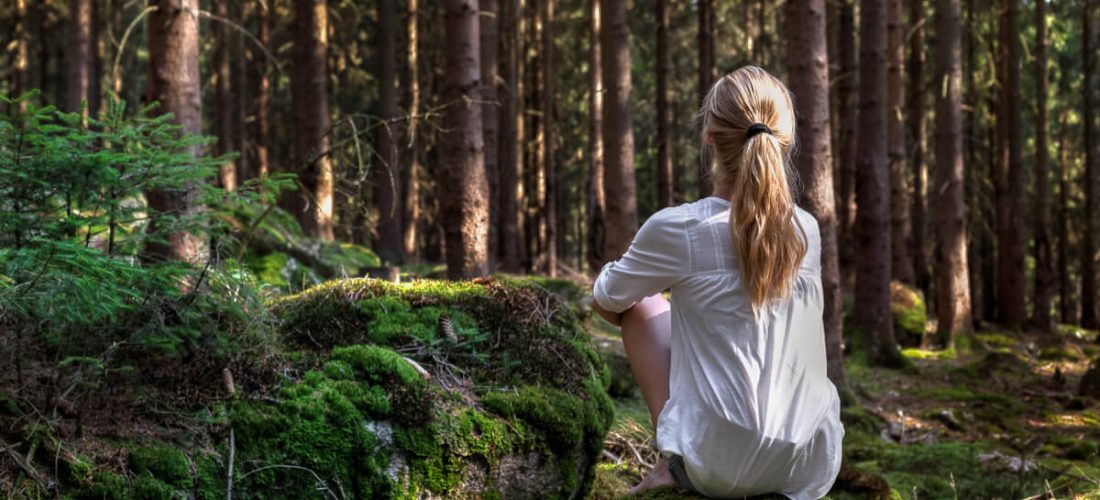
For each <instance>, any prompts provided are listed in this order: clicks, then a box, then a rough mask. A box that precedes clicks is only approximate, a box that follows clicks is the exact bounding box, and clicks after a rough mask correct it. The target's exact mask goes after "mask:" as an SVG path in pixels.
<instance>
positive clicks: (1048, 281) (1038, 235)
mask: <svg viewBox="0 0 1100 500" xmlns="http://www.w3.org/2000/svg"><path fill="white" fill-rule="evenodd" d="M1046 3H1047V2H1046V0H1036V1H1035V87H1036V90H1035V94H1036V103H1035V104H1036V108H1037V109H1036V116H1035V295H1034V296H1033V302H1034V303H1033V305H1032V316H1031V319H1032V324H1034V325H1035V326H1036V327H1037V328H1039V329H1040V330H1042V331H1044V332H1050V331H1053V329H1054V323H1053V321H1052V320H1051V315H1050V297H1051V289H1052V288H1053V286H1054V260H1053V255H1052V250H1051V235H1050V230H1051V227H1050V226H1051V221H1050V173H1049V172H1048V166H1047V163H1048V161H1049V157H1048V156H1047V155H1048V153H1047V41H1046V36H1047V35H1046V17H1047V15H1046Z"/></svg>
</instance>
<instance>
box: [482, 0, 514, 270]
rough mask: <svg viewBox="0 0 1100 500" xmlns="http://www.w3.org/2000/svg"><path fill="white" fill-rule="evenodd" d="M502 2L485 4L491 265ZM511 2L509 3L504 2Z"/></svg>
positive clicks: (496, 217) (496, 222)
mask: <svg viewBox="0 0 1100 500" xmlns="http://www.w3.org/2000/svg"><path fill="white" fill-rule="evenodd" d="M499 1H500V0H481V19H480V22H481V87H482V88H481V99H482V101H484V104H483V105H482V107H481V125H482V129H483V131H484V136H485V172H486V175H487V176H488V177H489V193H490V194H491V196H490V197H489V249H490V250H489V262H490V267H493V265H494V264H495V262H496V259H497V252H496V249H497V248H499V243H498V240H499V238H500V235H499V232H500V230H499V227H500V197H499V196H497V194H496V193H498V192H499V191H500V173H499V160H498V158H499V156H498V154H499V152H500V139H499V137H500V136H499V131H500V114H499V112H498V107H499V102H498V96H497V78H498V77H497V74H498V73H499V65H498V62H497V56H498V53H499V49H500V31H501V28H502V26H501V25H500V22H499V21H498V20H499V19H500V13H501V9H500V7H499ZM504 1H505V2H507V1H508V0H504Z"/></svg>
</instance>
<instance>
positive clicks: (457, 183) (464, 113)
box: [439, 0, 489, 280]
mask: <svg viewBox="0 0 1100 500" xmlns="http://www.w3.org/2000/svg"><path fill="white" fill-rule="evenodd" d="M445 8H446V16H445V17H446V38H447V43H446V50H445V52H446V64H445V65H446V73H445V74H446V79H447V82H446V90H445V92H444V95H445V96H446V98H445V99H446V101H445V102H447V103H451V106H450V107H448V108H447V111H446V112H445V114H444V127H443V128H444V130H446V132H445V133H444V134H443V146H444V149H443V151H444V155H445V157H446V158H447V160H448V161H446V162H444V164H443V165H442V166H441V167H442V168H441V170H442V172H441V173H442V174H443V175H442V178H441V179H440V184H439V186H440V193H439V198H440V212H441V215H442V216H443V219H444V220H443V233H444V238H445V244H446V250H447V277H448V278H450V279H453V280H459V279H471V278H476V277H480V276H487V275H488V274H489V256H488V245H489V180H488V178H486V175H485V154H484V143H483V137H482V134H483V133H484V132H483V129H482V126H481V107H480V106H479V105H477V104H473V102H475V101H477V99H478V98H479V97H480V94H481V88H480V86H481V83H480V77H481V61H480V60H481V54H480V49H479V40H478V35H479V32H480V30H479V29H478V24H479V19H478V12H479V10H478V2H477V0H447V1H446V3H445Z"/></svg>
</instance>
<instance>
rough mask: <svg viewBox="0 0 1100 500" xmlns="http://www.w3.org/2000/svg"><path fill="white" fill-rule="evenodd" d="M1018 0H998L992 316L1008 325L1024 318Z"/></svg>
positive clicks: (1012, 325)
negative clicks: (994, 299)
mask: <svg viewBox="0 0 1100 500" xmlns="http://www.w3.org/2000/svg"><path fill="white" fill-rule="evenodd" d="M1018 19H1019V6H1018V2H1017V0H1002V1H1001V18H1000V42H999V44H998V45H999V46H998V49H999V50H998V56H999V57H998V68H997V69H998V72H999V73H1000V77H999V78H998V80H1000V81H1001V82H1002V84H1001V92H1000V103H999V107H1000V109H999V110H998V112H997V133H998V134H997V139H998V140H997V156H998V160H999V161H998V164H997V168H998V172H997V173H996V175H994V186H995V188H996V198H997V215H996V221H997V318H998V320H999V321H1000V322H1001V323H1002V324H1004V325H1005V326H1008V327H1010V328H1019V327H1022V326H1023V325H1024V321H1025V320H1026V319H1027V313H1026V311H1027V309H1026V306H1027V302H1026V297H1027V281H1026V280H1025V279H1024V272H1025V269H1024V257H1025V255H1026V252H1025V244H1026V241H1025V240H1024V236H1023V230H1024V228H1023V225H1024V224H1023V217H1022V210H1021V206H1022V205H1021V203H1022V201H1023V197H1024V176H1023V170H1024V165H1023V156H1022V154H1021V142H1022V138H1021V128H1020V73H1019V66H1018V62H1019V58H1020V48H1019V36H1018V35H1019V33H1018V31H1017V24H1019V23H1018Z"/></svg>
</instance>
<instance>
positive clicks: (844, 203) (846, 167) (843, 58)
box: [836, 0, 859, 290]
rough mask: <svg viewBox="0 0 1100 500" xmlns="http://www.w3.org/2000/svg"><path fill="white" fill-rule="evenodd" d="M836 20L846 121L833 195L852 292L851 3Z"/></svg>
mask: <svg viewBox="0 0 1100 500" xmlns="http://www.w3.org/2000/svg"><path fill="white" fill-rule="evenodd" d="M841 1H842V3H841V5H840V18H839V19H838V22H837V25H838V26H839V30H840V40H839V41H838V45H839V46H840V74H839V75H837V77H836V79H837V108H839V109H841V110H843V111H842V112H843V113H845V116H847V119H844V120H840V122H839V123H840V140H839V144H838V149H839V152H838V155H837V156H838V158H839V161H840V165H839V167H838V168H837V171H838V172H839V173H840V182H839V188H840V192H839V193H838V195H837V217H838V218H839V225H840V231H839V232H840V239H839V244H840V279H841V285H842V288H843V289H847V290H852V289H853V288H854V284H855V263H856V234H855V223H856V146H857V144H856V120H854V119H852V118H851V110H853V109H855V108H856V87H857V85H858V83H859V68H858V61H857V59H856V25H855V15H856V14H855V10H856V7H855V1H854V0H841Z"/></svg>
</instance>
